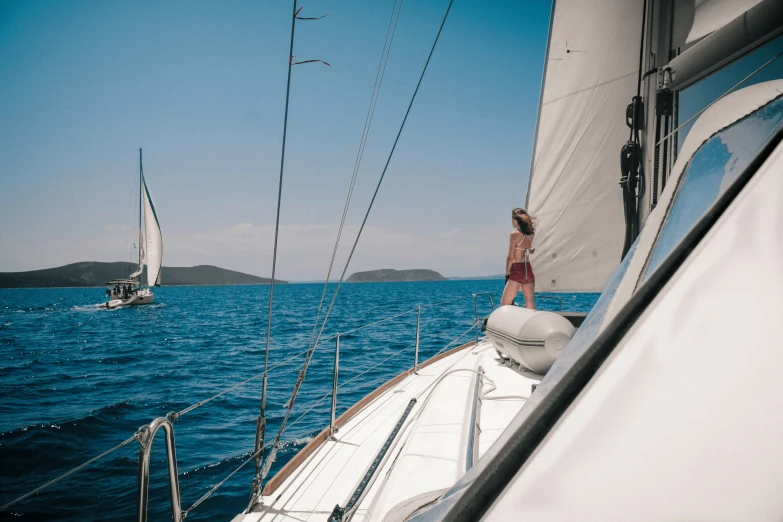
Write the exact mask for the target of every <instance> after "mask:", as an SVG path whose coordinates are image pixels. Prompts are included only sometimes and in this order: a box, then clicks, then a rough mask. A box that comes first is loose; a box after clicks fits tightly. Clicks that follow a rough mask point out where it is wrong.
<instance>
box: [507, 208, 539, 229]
mask: <svg viewBox="0 0 783 522" xmlns="http://www.w3.org/2000/svg"><path fill="white" fill-rule="evenodd" d="M522 216H527V217H528V218H529V219H530V223H528V222H527V221H525V220H524V219H522ZM511 217H512V218H513V219H514V221H516V222H517V225H519V231H520V232H522V233H523V234H525V235H526V236H532V235H533V234H535V233H536V225H535V221H534V219H533V216H531V215H530V214H528V213H527V212H526V211H525V209H524V208H515V209H514V210H512V211H511Z"/></svg>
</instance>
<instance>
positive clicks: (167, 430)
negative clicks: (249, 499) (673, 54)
mask: <svg viewBox="0 0 783 522" xmlns="http://www.w3.org/2000/svg"><path fill="white" fill-rule="evenodd" d="M480 296H488V298H489V302H490V305H491V307H492V309H493V310H494V309H495V302H494V298H493V295H492V294H491V293H489V292H479V293H475V294H472V298H473V322H472V324H471V325H470V328H469V329H467V330H465V331H464V332H463V333H462V334H461V335H459V336H458V337H457V338H456V339H454V340H452V341H451V342H450V343H449V344H447V345H446V346H444V347H443V348H442V349H441V350H440V351H439V352H437V353H436V354H434V355H433V357H434V356H437V355H439V354H440V353H442V352H444V351H445V350H447V349H448V348H450V347H451V346H452V345H453V344H454V343H456V342H457V341H459V340H460V339H462V338H463V337H464V336H465V335H467V334H468V333H469V332H470V330H475V339H476V342H478V335H479V325H480V323H481V321H480V319H479V315H478V304H477V299H478V297H480ZM463 299H465V297H464V296H463V297H460V298H456V299H451V300H448V301H442V302H439V303H433V304H430V305H426V306H417V307H416V308H414V309H412V310H408V311H405V312H401V313H399V314H396V315H393V316H390V317H387V318H385V319H381V320H379V321H375V322H372V323H368V324H366V325H363V326H359V327H357V328H353V329H351V330H346V331H343V332H339V333H336V334H334V335H332V336H331V337H328V338H326V339H324V340H322V341H321V342H319V343H318V345H323V344H325V343H326V342H328V341H331V340H334V341H335V351H334V367H333V376H332V389H331V391H330V392H328V393H327V394H325V395H324V396H323V397H321V398H320V399H318V401H317V402H316V403H315V404H313V405H312V406H310V407H309V408H308V409H307V410H306V411H305V412H303V413H302V414H301V415H300V416H299V417H297V418H296V419H295V420H294V421H293V422H292V423H291V424H289V426H288V427H287V428H286V431H288V429H290V428H291V427H293V426H294V425H295V424H297V423H298V422H299V421H300V420H302V418H304V417H305V416H306V415H307V414H309V413H310V412H311V411H313V410H314V409H315V408H316V407H317V406H318V405H319V404H321V403H322V402H323V401H324V400H325V399H327V398H329V397H331V408H330V422H329V432H330V436H331V435H334V433H336V431H337V427H336V425H335V422H336V411H337V395H338V391H339V389H340V388H343V387H344V386H346V385H347V384H349V383H351V382H353V381H355V380H356V379H358V378H360V377H362V376H363V375H365V374H367V373H368V372H370V371H372V370H374V369H376V368H378V367H379V366H381V365H383V364H385V363H386V362H388V361H390V360H391V359H393V358H395V357H398V356H399V355H401V354H402V353H403V352H405V351H407V350H410V349H411V348H413V349H414V353H413V366H412V370H413V371H414V372H416V371H418V369H419V367H420V365H419V347H420V343H421V341H422V340H426V339H429V338H431V337H434V336H435V335H438V334H433V335H430V336H427V337H422V336H421V328H422V321H421V312H422V310H425V309H428V308H435V307H438V306H443V305H446V304H451V303H454V302H457V301H460V300H463ZM413 313H416V331H415V342H414V343H413V344H411V345H409V346H406V347H405V348H402V349H400V350H398V351H396V352H395V353H394V354H392V355H391V356H389V357H387V358H385V359H384V360H382V361H380V362H378V363H377V364H375V365H373V366H371V367H370V368H367V369H365V370H364V371H362V372H361V373H359V374H357V375H355V376H353V377H351V378H350V379H348V380H347V381H345V382H343V383H341V384H340V383H338V377H339V371H340V338H341V337H345V336H346V335H347V334H353V333H356V332H358V331H360V330H363V329H365V328H369V327H371V326H376V325H379V324H382V323H386V322H388V321H391V320H393V319H396V318H399V317H402V316H405V315H410V314H413ZM305 353H306V351H303V352H300V353H298V354H296V355H293V356H291V357H289V358H288V359H285V360H284V361H281V362H280V363H278V364H275V365H273V366H272V367H270V368H269V369H267V370H266V371H267V372H269V371H272V370H274V369H276V368H280V367H282V366H285V365H288V364H291V363H293V362H295V361H296V360H297V359H298V358H300V357H301V356H302V355H304V354H305ZM263 375H264V372H260V373H258V374H256V375H253V376H251V377H249V378H248V379H245V380H244V381H241V382H239V383H237V384H235V385H233V386H230V387H228V388H225V389H223V390H221V391H220V392H218V393H216V394H215V395H212V396H211V397H208V398H207V399H204V400H201V401H199V402H196V403H194V404H191V405H190V406H188V407H186V408H184V409H182V410H180V411H179V412H171V413H169V414H168V415H166V416H165V417H158V418H156V419H154V420H153V421H152V422H151V423H150V424H148V425H144V426H142V427H141V428H139V429H138V431H137V432H136V433H135V434H134V436H132V437H130V438H129V439H127V440H125V441H123V442H122V443H120V444H118V445H117V446H115V447H113V448H111V449H109V450H107V451H105V452H103V453H101V454H100V455H98V456H96V457H94V458H92V459H90V460H88V461H87V462H85V463H83V464H81V465H80V466H77V467H76V468H73V469H71V470H70V471H68V472H66V473H64V474H62V475H60V476H58V477H57V478H55V479H53V480H51V481H49V482H47V483H46V484H43V485H42V486H40V487H39V488H36V489H35V490H33V491H30V492H29V493H27V494H25V495H23V496H21V497H19V498H17V499H16V500H13V501H11V502H9V503H7V504H5V505H3V506H0V511H4V510H5V509H7V508H9V507H11V506H13V505H15V504H17V503H19V502H21V501H23V500H25V499H27V498H29V497H31V496H33V495H35V494H37V493H39V492H40V491H43V490H44V489H46V488H48V487H49V486H51V485H53V484H55V483H57V482H59V481H61V480H63V479H65V478H66V477H68V476H70V475H71V474H73V473H76V472H78V471H80V470H81V469H83V468H85V467H87V466H89V465H90V464H92V463H94V462H96V461H98V460H100V459H101V458H103V457H105V456H107V455H109V454H110V453H113V452H114V451H117V450H119V449H120V448H122V447H124V446H126V445H127V444H129V443H131V442H133V441H134V440H136V441H138V442H139V444H140V448H139V463H138V492H137V502H136V518H137V520H138V521H139V522H146V520H147V507H148V504H149V471H150V451H151V449H152V441H153V439H154V437H155V434H156V433H157V432H158V430H159V429H161V428H163V431H164V434H165V438H166V459H167V466H168V475H169V494H170V498H171V510H172V519H173V520H174V522H182V521H183V520H185V518H186V517H187V515H188V513H189V512H191V511H192V510H193V509H195V508H196V507H198V506H199V505H200V504H201V503H202V502H203V501H204V500H206V499H207V498H208V497H209V496H210V495H212V494H213V493H214V492H215V491H216V490H217V489H218V488H219V487H220V486H222V485H223V484H224V483H225V482H226V481H227V480H228V479H229V478H231V477H232V476H233V475H234V474H235V473H237V472H238V471H239V470H240V469H241V468H242V467H244V466H245V465H246V464H247V463H248V462H251V461H252V460H253V459H255V458H256V457H257V454H256V453H257V452H254V453H253V454H252V455H250V457H249V458H248V459H246V460H244V461H243V462H242V463H241V464H240V465H239V466H238V467H237V468H236V469H234V470H233V471H232V472H231V473H229V474H228V475H227V476H226V477H225V478H223V480H221V481H220V482H219V483H218V484H216V485H215V486H214V487H213V488H211V489H210V490H209V491H208V492H207V493H206V494H204V495H203V496H202V497H201V498H199V500H197V501H196V502H195V503H194V504H193V505H191V506H190V507H189V508H188V509H186V510H183V509H182V506H181V497H180V488H179V473H178V470H177V455H176V446H175V439H174V422H175V421H176V420H178V419H179V418H180V417H182V416H183V415H186V414H188V413H190V412H191V411H193V410H195V409H197V408H199V407H201V406H203V405H205V404H207V403H209V402H211V401H213V400H215V399H217V398H219V397H221V396H223V395H226V394H227V393H229V392H232V391H234V390H236V389H238V388H240V387H242V386H244V385H246V384H248V383H250V382H251V381H253V380H256V379H259V378H261V377H262V376H263Z"/></svg>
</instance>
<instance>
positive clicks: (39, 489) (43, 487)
mask: <svg viewBox="0 0 783 522" xmlns="http://www.w3.org/2000/svg"><path fill="white" fill-rule="evenodd" d="M306 353H307V352H306V351H303V352H299V353H298V354H296V355H293V356H291V357H289V358H288V359H286V360H284V361H281V362H279V363H278V364H275V365H274V366H272V367H271V368H269V369H268V371H270V372H271V371H272V370H275V369H277V368H279V367H281V366H285V365H286V364H288V363H290V362H291V361H293V360H294V359H296V358H298V357H300V356H302V355H305V354H306ZM263 375H264V374H263V372H262V373H258V374H256V375H254V376H252V377H250V378H249V379H245V380H244V381H242V382H240V383H238V384H235V385H234V386H231V387H229V388H226V389H224V390H223V391H221V392H219V393H216V394H215V395H213V396H211V397H209V398H207V399H204V400H202V401H199V402H197V403H194V404H191V405H190V406H188V407H187V408H185V409H184V410H181V411H180V412H178V413H177V414H176V417H175V418H173V419H172V420H176V419H178V418H179V417H182V416H183V415H185V414H186V413H190V412H191V411H193V410H195V409H196V408H199V407H201V406H203V405H205V404H207V403H208V402H211V401H213V400H215V399H217V398H218V397H221V396H222V395H225V394H226V393H228V392H231V391H233V390H236V389H237V388H239V387H240V386H244V385H245V384H247V383H249V382H250V381H253V380H255V379H258V378H259V377H261V376H263ZM134 440H137V436H136V435H134V436H133V437H131V438H129V439H127V440H125V441H123V442H121V443H120V444H118V445H117V446H114V447H113V448H111V449H110V450H108V451H104V452H103V453H101V454H100V455H98V456H97V457H94V458H92V459H90V460H88V461H87V462H85V463H84V464H81V465H79V466H77V467H75V468H73V469H72V470H70V471H68V472H67V473H64V474H62V475H60V476H59V477H57V478H55V479H53V480H51V481H49V482H47V483H46V484H44V485H43V486H40V487H38V488H36V489H34V490H33V491H30V492H29V493H26V494H25V495H22V496H21V497H19V498H17V499H16V500H14V501H12V502H9V503H8V504H5V505H4V506H2V507H0V511H4V510H5V509H7V508H9V507H11V506H13V505H14V504H17V503H19V502H21V501H23V500H25V499H26V498H29V497H31V496H33V495H35V494H36V493H39V492H41V491H43V490H44V489H46V488H48V487H49V486H51V485H53V484H56V483H57V482H59V481H61V480H62V479H64V478H66V477H68V476H69V475H72V474H74V473H76V472H77V471H79V470H81V469H83V468H85V467H87V466H89V465H90V464H92V463H93V462H96V461H98V460H100V459H102V458H103V457H105V456H106V455H108V454H110V453H112V452H114V451H116V450H118V449H120V448H122V447H123V446H125V445H127V444H130V443H131V442H132V441H134ZM254 456H255V455H254ZM193 507H195V506H192V507H191V509H192V508H193Z"/></svg>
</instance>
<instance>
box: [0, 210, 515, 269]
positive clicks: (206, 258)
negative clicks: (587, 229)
mask: <svg viewBox="0 0 783 522" xmlns="http://www.w3.org/2000/svg"><path fill="white" fill-rule="evenodd" d="M358 231H359V227H358V226H355V225H351V226H346V227H345V229H344V230H343V234H342V239H341V243H340V249H339V251H338V255H337V257H336V260H335V264H334V268H333V271H332V275H331V278H332V279H336V278H338V277H339V276H340V273H341V272H342V270H343V267H344V265H345V261H346V259H347V257H348V253H349V252H350V249H351V246H352V245H353V242H354V240H355V238H356V234H357V233H358ZM125 232H127V230H126V228H125V227H116V228H114V227H113V226H107V227H103V228H102V231H101V233H100V234H98V235H96V236H95V237H90V238H84V239H59V240H56V241H54V242H46V241H40V240H38V241H36V240H32V241H31V240H30V239H29V238H26V240H24V241H18V242H17V241H15V242H14V243H19V244H15V245H9V247H10V248H4V249H2V250H0V266H1V267H2V271H22V270H35V269H40V268H49V267H53V266H60V265H64V264H68V263H73V262H77V261H127V260H129V259H131V258H133V257H135V255H136V251H135V250H134V249H133V243H134V241H135V237H131V235H129V234H130V232H129V233H125ZM131 232H133V231H131ZM336 234H337V225H326V224H317V225H312V224H308V225H301V224H299V225H284V226H281V227H280V236H279V243H278V257H277V274H278V277H279V278H281V279H288V280H293V281H305V280H323V279H324V278H325V276H326V271H327V268H328V266H329V261H330V259H331V256H332V252H333V249H334V241H335V236H336ZM273 244H274V226H273V225H254V224H252V223H249V222H245V223H238V224H236V225H231V226H225V227H217V228H213V229H209V230H203V231H200V232H194V233H186V234H181V235H174V234H173V233H169V234H164V248H163V257H164V264H165V265H166V266H194V265H201V264H209V265H216V266H220V267H223V268H229V269H232V270H239V271H242V272H247V273H251V274H256V275H260V276H264V277H269V275H270V274H271V271H272V246H273ZM505 248H506V237H505V235H504V232H503V231H502V230H501V231H498V230H492V229H487V228H467V229H462V228H452V229H450V230H445V231H435V232H426V231H421V232H416V231H401V230H395V229H393V228H386V227H376V226H367V227H365V229H364V232H363V233H362V238H361V240H360V242H359V245H358V247H357V249H356V252H355V254H354V256H353V259H352V261H351V265H350V267H349V269H348V272H347V275H350V274H352V273H354V272H358V271H362V270H375V269H378V268H396V269H411V268H429V269H432V270H436V271H438V272H440V273H441V274H443V275H445V276H470V275H477V276H478V275H488V274H496V273H501V272H502V270H503V268H504V260H505V254H506V252H505Z"/></svg>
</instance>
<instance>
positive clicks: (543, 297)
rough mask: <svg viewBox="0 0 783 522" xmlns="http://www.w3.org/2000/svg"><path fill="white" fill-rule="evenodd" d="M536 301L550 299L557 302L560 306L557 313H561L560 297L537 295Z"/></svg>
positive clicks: (561, 300)
mask: <svg viewBox="0 0 783 522" xmlns="http://www.w3.org/2000/svg"><path fill="white" fill-rule="evenodd" d="M536 299H552V300H553V301H557V302H558V303H560V306H559V307H558V311H559V312H562V311H563V298H562V297H559V296H554V295H538V296H536Z"/></svg>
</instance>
